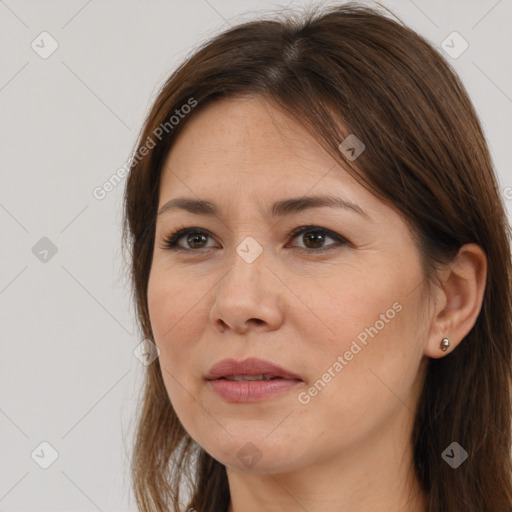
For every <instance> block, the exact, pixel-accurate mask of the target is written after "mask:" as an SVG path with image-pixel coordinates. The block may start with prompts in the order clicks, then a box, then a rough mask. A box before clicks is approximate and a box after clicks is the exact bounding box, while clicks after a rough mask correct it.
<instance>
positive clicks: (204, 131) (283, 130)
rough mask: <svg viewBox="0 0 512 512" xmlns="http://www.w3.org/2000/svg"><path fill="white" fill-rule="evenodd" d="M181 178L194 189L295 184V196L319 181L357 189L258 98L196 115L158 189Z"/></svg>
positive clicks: (221, 103)
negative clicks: (283, 183)
mask: <svg viewBox="0 0 512 512" xmlns="http://www.w3.org/2000/svg"><path fill="white" fill-rule="evenodd" d="M334 169H335V170H334ZM330 170H334V172H329V171H330ZM180 178H181V180H183V181H185V182H187V183H190V182H193V183H195V184H196V185H198V186H199V185H200V184H206V183H208V184H209V185H210V186H216V185H222V184H226V181H228V182H229V183H230V184H234V183H235V182H243V183H244V184H245V185H247V186H251V185H255V186H257V185H261V183H262V182H265V183H266V184H267V185H268V186H274V185H277V184H279V183H282V182H286V184H287V185H288V186H290V187H293V186H294V184H299V188H298V189H297V192H298V193H300V192H302V193H305V192H306V191H305V190H304V184H311V183H314V182H317V181H319V180H322V181H325V182H329V181H331V180H332V179H333V178H335V179H336V181H337V182H342V183H344V184H345V185H349V183H350V184H352V186H354V185H355V184H356V182H355V180H354V179H353V178H352V177H351V176H350V175H349V174H348V173H347V172H346V171H345V170H344V169H343V168H342V167H341V166H340V165H339V163H338V162H336V161H335V160H334V159H333V158H332V157H331V156H330V155H329V154H328V153H327V152H326V151H325V150H324V149H323V148H322V147H321V146H320V144H319V143H318V142H317V141H316V140H315V139H314V137H312V135H311V134H310V133H309V132H308V131H307V130H306V129H305V128H304V127H303V126H301V125H300V124H299V123H298V122H297V121H296V120H294V119H292V118H290V117H289V116H288V115H287V114H285V113H284V112H283V111H281V110H280V109H279V108H277V107H276V106H275V105H274V104H272V103H270V102H269V101H267V100H265V99H263V98H262V97H258V96H251V97H236V98H223V99H220V100H217V101H214V102H212V103H210V104H208V105H206V106H205V107H203V108H202V109H201V110H198V111H196V112H194V117H193V118H192V119H190V120H189V121H186V124H185V126H183V128H182V131H181V132H180V133H179V135H178V136H177V138H176V140H175V141H174V143H173V146H172V148H171V151H170V153H169V154H168V156H167V159H166V161H165V164H164V167H163V169H162V188H166V187H170V186H172V187H174V186H178V187H183V186H184V183H180ZM300 183H302V185H300ZM331 186H332V183H331Z"/></svg>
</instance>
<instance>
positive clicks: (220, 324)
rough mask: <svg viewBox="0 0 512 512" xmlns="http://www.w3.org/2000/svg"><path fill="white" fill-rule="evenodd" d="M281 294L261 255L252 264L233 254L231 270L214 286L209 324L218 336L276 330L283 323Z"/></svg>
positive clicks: (277, 282)
mask: <svg viewBox="0 0 512 512" xmlns="http://www.w3.org/2000/svg"><path fill="white" fill-rule="evenodd" d="M282 293H283V290H282V285H281V286H280V282H279V280H278V279H276V277H275V276H274V275H273V273H272V272H271V271H270V269H269V268H268V267H267V264H266V261H265V257H264V253H262V254H260V256H259V257H258V258H257V259H256V260H255V261H253V262H252V263H248V262H247V261H245V260H244V259H243V258H242V257H240V256H239V255H238V254H237V253H235V255H234V263H233V266H232V267H231V268H230V269H229V270H228V272H227V273H226V274H225V275H224V277H223V278H221V279H220V281H219V282H218V283H217V285H216V290H215V301H214V304H213V306H212V309H211V311H210V321H211V323H212V324H213V326H214V327H215V329H217V330H218V331H219V332H224V331H226V330H228V329H232V330H233V331H235V332H237V333H241V334H243V333H245V332H247V331H248V330H249V329H255V330H258V331H271V330H274V329H278V328H279V326H280V325H281V324H282V323H283V311H282V307H283V301H282V298H283V297H282V295H281V294H282Z"/></svg>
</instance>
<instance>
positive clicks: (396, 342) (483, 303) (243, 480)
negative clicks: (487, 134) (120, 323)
mask: <svg viewBox="0 0 512 512" xmlns="http://www.w3.org/2000/svg"><path fill="white" fill-rule="evenodd" d="M124 220H125V224H124V230H125V231H124V239H123V241H124V242H125V243H126V244H127V245H128V246H129V250H130V256H131V261H132V266H131V274H132V279H133V289H134V297H135V304H136V308H137V315H138V320H139V323H140V330H141V335H142V336H143V337H144V338H147V339H148V340H150V342H152V343H154V344H155V345H156V347H158V349H159V351H160V356H159V358H158V359H156V360H155V361H154V363H152V364H150V365H148V367H147V375H146V383H145V388H144V397H143V401H142V403H141V410H140V416H139V423H138V430H137V436H136V443H135V450H134V454H133V466H132V476H133V481H134V489H135V496H136V499H137V503H138V506H139V508H140V510H143V511H150V510H151V511H153V510H155V511H166V510H173V511H177V510H190V511H192V510H196V511H199V512H203V511H212V512H225V511H228V512H240V511H244V512H252V511H256V510H258V511H259V510H265V511H277V510H279V511H283V510H285V511H303V510H307V511H309V512H313V511H319V510H322V511H323V512H330V511H340V510H343V511H350V512H365V511H368V510H379V511H380V510H382V511H390V512H391V511H392V512H396V511H401V512H413V511H414V512H420V511H421V512H455V511H464V512H469V511H471V512H483V511H486V512H503V511H510V510H512V484H511V473H512V472H511V455H510V453H511V412H512V411H511V392H510V389H511V388H510V383H511V368H512V363H511V336H512V331H511V329H512V327H511V305H512V304H511V303H512V296H511V289H510V282H511V280H510V277H511V267H510V265H511V261H510V245H509V243H510V237H509V233H510V232H509V225H508V223H507V218H506V214H505V211H504V208H503V204H502V200H501V197H500V194H499V191H498V186H497V181H496V177H495V175H494V171H493V167H492V162H491V158H490V156H489V151H488V147H487V145H486V141H485V139H484V135H483V133H482V129H481V126H480V124H479V120H478V118H477V115H476V113H475V110H474V108H473V106H472V104H471V102H470V100H469V98H468V95H467V93H466V91H465V89H464V87H463V85H462V84H461V82H460V81H459V79H458V77H457V76H456V75H455V73H454V72H453V70H452V69H451V68H450V67H449V66H448V65H447V64H446V62H445V61H444V59H443V58H442V57H441V56H440V55H439V54H438V53H437V51H436V50H434V49H433V48H432V46H431V45H430V44H429V43H427V42H426V41H425V39H423V38H422V37H420V36H419V35H418V34H416V33H415V32H413V31H412V30H410V29H408V28H406V27H404V26H403V25H402V24H400V23H398V22H396V21H394V20H391V19H389V18H388V17H385V16H384V15H383V14H381V13H379V12H378V11H376V10H373V9H370V8H368V7H363V6H360V5H356V4H348V5H347V4H346V5H344V6H339V7H330V8H328V9H323V10H321V9H318V10H317V11H312V12H310V14H309V15H306V16H305V17H304V19H303V20H297V19H292V18H290V19H283V20H277V21H268V20H267V21H255V22H251V23H246V24H243V25H240V26H238V27H234V28H232V29H230V30H228V31H227V32H225V33H223V34H220V35H219V36H217V37H215V38H213V39H212V40H211V41H209V42H208V43H207V44H205V45H204V46H203V47H202V48H200V49H199V50H198V51H197V52H196V53H195V55H193V56H192V57H191V58H190V59H188V60H187V61H186V62H185V63H184V64H182V65H181V66H180V67H179V68H178V69H177V71H175V72H174V73H173V74H172V76H171V77H170V78H169V80H168V81H167V83H166V84H165V86H164V87H163V88H162V90H161V91H160V93H159V95H158V97H157V99H156V101H155V104H154V106H153V107H152V110H151V112H150V113H149V115H148V118H147V120H146V123H145V126H144V128H143V130H142V133H141V136H140V139H139V142H138V146H137V150H136V159H135V161H134V164H133V168H132V170H131V172H130V175H129V178H128V180H127V185H126V191H125V219H124Z"/></svg>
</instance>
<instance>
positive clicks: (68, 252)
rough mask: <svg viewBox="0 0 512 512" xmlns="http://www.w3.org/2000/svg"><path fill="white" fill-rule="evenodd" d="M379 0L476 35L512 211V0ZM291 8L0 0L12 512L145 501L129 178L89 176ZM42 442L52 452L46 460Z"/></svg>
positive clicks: (8, 494)
mask: <svg viewBox="0 0 512 512" xmlns="http://www.w3.org/2000/svg"><path fill="white" fill-rule="evenodd" d="M306 3H309V2H289V4H288V5H289V6H291V7H293V8H297V9H298V8H300V6H301V5H303V4H306ZM326 3H327V2H326ZM368 3H369V2H368ZM382 3H383V4H384V5H386V6H388V7H390V8H391V9H393V10H394V11H395V12H396V13H397V14H398V15H399V16H400V17H401V18H402V19H403V20H404V21H405V22H406V24H408V25H409V26H411V27H412V28H413V29H415V30H417V31H418V32H420V33H421V34H423V35H425V36H426V37H427V38H428V39H430V40H431V41H433V42H434V43H435V44H436V45H437V46H439V45H441V43H442V42H443V41H444V40H446V38H447V36H449V34H451V33H452V32H453V31H457V32H458V33H459V34H460V35H461V36H462V37H463V38H464V39H465V40H466V41H467V42H468V44H469V47H468V49H467V50H466V51H465V52H464V53H462V54H461V55H460V56H459V57H458V58H455V59H454V58H451V57H449V56H448V57H447V59H448V60H449V61H450V62H451V63H452V64H453V65H454V67H455V69H456V70H457V72H458V73H459V75H460V76H461V78H462V80H463V82H464V84H465V85H466V87H467V89H468V91H469V93H470V96H471V98H472V100H473V102H474V104H475V106H476V108H477V111H478V112H479V115H480V118H481V121H482V123H483V126H484V129H485V132H486V136H487V138H488V141H489V144H490V147H491V151H492V155H493V158H494V161H495V165H496V168H497V171H498V174H499V178H500V181H501V187H502V192H503V194H504V196H506V197H507V199H508V200H507V207H508V212H509V216H510V213H511V206H512V205H511V201H510V199H512V173H511V170H510V163H511V157H512V153H511V146H512V144H511V142H510V135H511V133H512V130H511V124H512V121H511V119H512V99H511V98H512V80H511V78H512V72H511V68H510V62H511V56H512V48H511V44H512V34H511V30H510V27H511V26H512V1H511V0H501V1H496V0H485V1H484V0H478V1H477V0H473V1H462V0H451V1H444V0H443V1H441V0H438V1H429V2H427V1H426V0H424V1H421V0H415V1H412V0H400V1H398V0H397V1H383V2H382ZM285 5H286V2H282V3H278V2H269V1H255V0H254V1H253V0H243V1H240V0H239V1H238V2H237V1H235V0H208V1H206V0H190V1H187V2H184V1H182V2H177V1H158V0H151V1H145V2H142V1H134V0H130V1H127V0H124V1H119V0H117V1H110V0H108V1H100V0H89V1H85V0H73V1H69V0H68V1H63V0H61V1H41V0H39V1H22V0H5V1H1V0H0V47H1V53H0V119H1V132H0V158H1V160H0V161H1V168H0V173H1V181H0V183H1V187H0V235H1V238H0V320H1V325H0V337H1V352H0V429H1V430H0V431H1V436H0V510H1V511H7V510H9V511H11V510H12V511H14V510H16V511H46V510H48V511H61V510H62V511H64V510H67V511H70V510H73V511H75V510H76V511H86V510H87V511H96V510H101V511H114V510H123V511H127V510H136V509H135V505H134V500H133V497H132V494H131V488H130V482H129V477H128V457H129V454H130V444H131V442H130V439H131V437H130V436H131V433H132V432H133V424H132V423H131V420H132V418H133V412H134V405H135V404H136V402H137V397H138V390H139V389H140V387H141V383H142V375H143V371H144V369H145V368H144V366H143V364H141V363H140V362H139V360H138V359H137V358H136V357H135V356H134V353H133V350H134V349H135V348H136V347H137V345H138V344H139V343H140V341H141V340H140V339H138V337H137V334H136V330H135V321H134V316H133V310H132V306H131V304H130V292H129V288H128V284H127V282H126V280H125V279H123V277H122V275H123V273H122V269H123V261H122V257H121V256H122V255H121V249H120V224H121V211H122V209H121V207H122V194H123V189H124V180H123V181H122V182H121V183H120V184H119V185H118V186H117V187H115V188H114V190H112V191H111V192H109V193H108V194H107V195H106V197H105V198H104V199H102V200H99V199H96V198H95V197H94V196H93V190H94V189H95V188H96V187H99V186H101V185H102V184H103V183H104V182H105V181H107V180H108V179H109V178H110V177H111V176H112V175H113V174H114V173H116V171H117V170H118V169H119V168H120V167H122V166H123V165H124V164H125V163H126V161H127V160H128V158H129V157H130V155H131V152H132V150H133V146H134V143H135V141H136V138H137V135H138V130H139V128H140V126H141V125H142V122H143V120H144V117H145V114H146V113H147V111H148V108H149V105H150V103H151V101H152V98H153V97H154V95H155V93H156V92H157V90H158V88H159V86H160V85H161V84H162V83H163V81H164V80H165V79H166V77H167V76H168V75H169V73H170V72H171V70H172V69H173V68H174V67H175V66H176V65H177V64H178V63H179V62H181V61H182V60H183V59H184V58H185V57H186V56H187V55H188V54H189V53H190V52H191V51H192V49H193V48H194V47H195V46H196V45H198V44H199V43H200V42H202V41H203V40H205V39H206V38H208V37H210V36H212V35H214V34H215V33H217V32H218V31H220V30H223V29H225V28H227V27H228V26H229V25H230V24H235V23H237V22H239V21H244V20H246V19H250V18H252V17H254V13H256V12H259V13H261V12H263V11H264V12H268V11H270V10H272V9H274V8H276V7H279V6H285ZM43 31H46V32H48V33H49V34H50V35H51V37H52V38H53V39H54V40H55V41H57V43H58V45H59V46H58V49H57V50H56V51H55V52H54V53H53V54H52V55H50V56H49V57H48V58H42V57H41V56H40V54H39V53H36V51H35V50H34V49H33V48H32V47H31V44H32V42H33V41H34V45H39V47H38V50H39V51H40V52H41V51H43V50H44V51H48V50H49V49H51V41H50V39H48V36H44V37H40V36H39V35H40V34H41V32H43ZM42 38H43V41H42V42H41V39H42ZM44 38H46V39H44ZM448 41H450V39H449V40H448ZM459 43H460V41H459V42H457V41H455V42H454V43H451V45H452V46H455V49H456V50H457V49H458V48H460V46H457V45H459ZM441 51H442V50H441ZM43 238H44V239H43ZM41 239H43V240H41ZM52 249H53V252H55V251H56V252H55V254H53V252H52ZM45 250H46V251H48V252H44V251H45ZM42 442H47V443H49V444H50V445H51V446H52V447H53V449H55V450H56V451H57V452H58V457H57V459H56V460H55V461H54V462H53V464H51V466H49V467H48V468H47V469H43V468H42V467H40V464H44V461H45V460H46V462H50V461H51V449H50V448H48V446H47V445H42V446H41V443H42Z"/></svg>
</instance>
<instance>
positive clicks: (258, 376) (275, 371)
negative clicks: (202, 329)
mask: <svg viewBox="0 0 512 512" xmlns="http://www.w3.org/2000/svg"><path fill="white" fill-rule="evenodd" d="M244 377H247V379H244ZM217 379H226V380H234V381H240V380H247V381H254V380H275V379H286V380H298V381H300V380H302V379H301V378H300V377H299V376H298V375H296V374H295V373H292V372H290V371H288V370H285V369H284V368H281V367H280V366H277V365H275V364H274V363H271V362H269V361H264V360H263V359H256V358H253V357H251V358H248V359H244V360H243V361H237V360H235V359H223V360H222V361H219V362H218V363H216V364H214V365H213V366H212V367H211V368H210V370H209V372H208V373H207V374H206V380H217Z"/></svg>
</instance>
